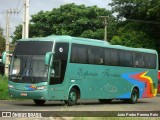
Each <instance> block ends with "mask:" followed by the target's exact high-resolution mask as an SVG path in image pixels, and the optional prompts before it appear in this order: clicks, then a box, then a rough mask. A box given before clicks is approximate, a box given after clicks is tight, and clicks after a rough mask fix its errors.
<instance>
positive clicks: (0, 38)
mask: <svg viewBox="0 0 160 120" xmlns="http://www.w3.org/2000/svg"><path fill="white" fill-rule="evenodd" d="M4 50H5V38H4V35H3V29H2V28H0V53H2V52H3V51H4Z"/></svg>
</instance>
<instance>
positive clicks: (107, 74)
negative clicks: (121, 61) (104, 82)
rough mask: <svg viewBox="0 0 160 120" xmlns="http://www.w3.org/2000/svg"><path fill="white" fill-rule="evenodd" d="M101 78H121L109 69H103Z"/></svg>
mask: <svg viewBox="0 0 160 120" xmlns="http://www.w3.org/2000/svg"><path fill="white" fill-rule="evenodd" d="M101 75H102V76H107V77H121V74H117V73H111V71H110V70H109V69H105V70H104V71H103V72H102V74H101Z"/></svg>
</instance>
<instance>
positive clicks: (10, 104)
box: [0, 95, 160, 111]
mask: <svg viewBox="0 0 160 120" xmlns="http://www.w3.org/2000/svg"><path fill="white" fill-rule="evenodd" d="M0 111H160V95H157V97H154V98H143V99H139V100H138V103H136V104H129V103H124V102H123V101H119V100H114V101H112V102H111V103H109V104H101V103H99V101H98V100H79V101H78V103H77V105H74V106H66V105H65V104H64V102H61V101H47V102H46V103H45V104H44V105H43V106H36V105H35V104H34V102H33V101H32V100H18V101H17V100H6V101H5V100H1V101H0Z"/></svg>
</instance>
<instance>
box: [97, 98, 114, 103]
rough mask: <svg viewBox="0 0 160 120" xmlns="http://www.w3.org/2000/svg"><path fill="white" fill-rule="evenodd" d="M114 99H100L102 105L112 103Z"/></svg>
mask: <svg viewBox="0 0 160 120" xmlns="http://www.w3.org/2000/svg"><path fill="white" fill-rule="evenodd" d="M111 101H112V99H99V102H100V103H111Z"/></svg>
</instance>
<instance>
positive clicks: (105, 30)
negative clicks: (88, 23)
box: [99, 16, 109, 41]
mask: <svg viewBox="0 0 160 120" xmlns="http://www.w3.org/2000/svg"><path fill="white" fill-rule="evenodd" d="M99 17H100V18H102V19H104V26H105V27H104V40H105V41H108V40H107V24H108V18H109V17H108V16H99Z"/></svg>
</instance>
